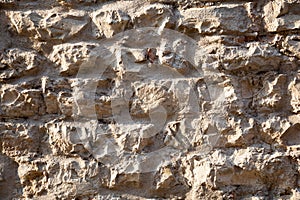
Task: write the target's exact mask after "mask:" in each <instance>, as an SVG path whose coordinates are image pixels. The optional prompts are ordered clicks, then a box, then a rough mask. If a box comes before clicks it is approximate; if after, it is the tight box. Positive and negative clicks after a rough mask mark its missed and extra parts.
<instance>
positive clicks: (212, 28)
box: [180, 4, 252, 34]
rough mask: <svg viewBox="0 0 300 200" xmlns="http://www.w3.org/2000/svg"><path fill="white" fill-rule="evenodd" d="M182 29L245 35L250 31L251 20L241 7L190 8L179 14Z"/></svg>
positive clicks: (203, 32)
mask: <svg viewBox="0 0 300 200" xmlns="http://www.w3.org/2000/svg"><path fill="white" fill-rule="evenodd" d="M180 14H181V15H182V22H181V24H180V25H181V27H182V28H183V29H195V30H198V31H199V33H202V34H205V33H206V34H212V33H221V34H228V33H234V32H235V34H237V33H240V32H241V33H245V32H249V31H250V27H251V25H252V24H251V19H250V18H249V16H248V14H247V10H246V8H245V7H244V6H241V5H238V4H237V5H234V4H233V5H228V6H211V7H204V8H190V9H187V10H183V11H182V12H181V13H180Z"/></svg>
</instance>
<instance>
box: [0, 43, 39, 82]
mask: <svg viewBox="0 0 300 200" xmlns="http://www.w3.org/2000/svg"><path fill="white" fill-rule="evenodd" d="M43 60H44V58H42V57H41V56H40V55H38V54H37V53H36V52H35V51H32V50H31V51H28V50H27V51H25V50H21V49H18V48H13V49H8V50H6V51H5V52H4V53H2V54H1V63H0V64H1V67H0V80H2V81H3V80H7V79H10V78H11V79H12V78H18V77H20V76H30V75H34V74H36V73H38V72H39V70H40V69H41V64H42V61H43Z"/></svg>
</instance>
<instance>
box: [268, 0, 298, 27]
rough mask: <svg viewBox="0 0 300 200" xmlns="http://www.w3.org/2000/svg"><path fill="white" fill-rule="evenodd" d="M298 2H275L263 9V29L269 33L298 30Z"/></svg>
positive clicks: (277, 0)
mask: <svg viewBox="0 0 300 200" xmlns="http://www.w3.org/2000/svg"><path fill="white" fill-rule="evenodd" d="M299 9H300V2H299V1H285V0H276V1H270V2H268V3H267V4H266V6H265V7H264V14H265V16H264V19H265V24H266V25H265V27H266V30H267V31H269V32H275V31H287V30H297V29H299V28H300V14H299Z"/></svg>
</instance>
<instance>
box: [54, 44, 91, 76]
mask: <svg viewBox="0 0 300 200" xmlns="http://www.w3.org/2000/svg"><path fill="white" fill-rule="evenodd" d="M95 46H96V44H95V43H82V42H80V43H75V44H73V43H70V44H68V43H66V44H61V45H56V46H54V47H53V51H52V53H51V54H50V56H49V59H50V60H51V61H52V62H53V63H55V64H56V65H57V67H58V68H59V72H60V74H61V75H63V76H72V75H76V74H77V71H78V69H79V66H80V64H81V63H82V61H83V60H84V58H86V57H88V55H89V53H90V51H91V50H92V49H93V48H94V47H95Z"/></svg>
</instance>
